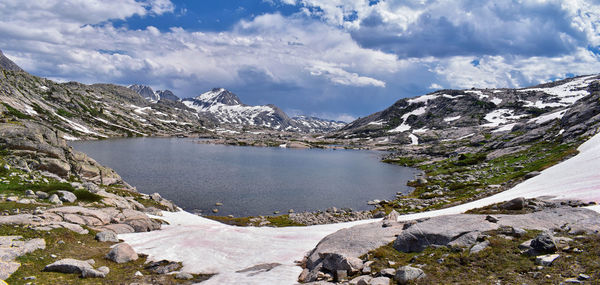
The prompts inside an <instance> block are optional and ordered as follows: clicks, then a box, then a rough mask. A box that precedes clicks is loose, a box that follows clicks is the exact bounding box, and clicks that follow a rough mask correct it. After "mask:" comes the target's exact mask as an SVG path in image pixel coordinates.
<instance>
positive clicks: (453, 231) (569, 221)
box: [394, 207, 600, 252]
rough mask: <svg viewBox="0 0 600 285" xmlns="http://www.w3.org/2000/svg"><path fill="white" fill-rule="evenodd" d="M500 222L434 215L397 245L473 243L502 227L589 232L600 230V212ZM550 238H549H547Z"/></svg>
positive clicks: (407, 248) (416, 248)
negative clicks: (573, 229)
mask: <svg viewBox="0 0 600 285" xmlns="http://www.w3.org/2000/svg"><path fill="white" fill-rule="evenodd" d="M498 217H499V221H498V222H497V223H491V222H489V221H486V220H485V215H465V214H461V215H451V216H442V217H434V218H430V219H427V220H425V221H422V222H418V223H416V224H414V225H412V226H410V227H409V228H407V229H406V230H405V231H403V232H402V233H400V234H399V235H398V237H397V238H396V240H395V241H394V248H396V249H397V250H399V251H402V252H420V251H423V250H424V249H425V248H426V247H428V246H470V245H473V244H475V242H476V241H477V238H476V237H477V235H478V234H479V233H480V232H484V231H489V230H495V229H498V228H499V227H518V228H524V229H537V230H549V229H560V228H561V227H564V226H565V225H566V226H569V225H573V226H578V227H585V231H586V232H590V233H593V232H595V231H598V230H600V220H598V221H595V222H593V219H595V218H594V217H600V215H599V214H598V213H596V212H594V211H591V210H587V209H581V208H579V209H578V208H570V207H561V208H556V209H546V210H543V211H539V212H535V213H530V214H523V215H498ZM543 240H544V241H545V240H546V239H545V238H544V239H543Z"/></svg>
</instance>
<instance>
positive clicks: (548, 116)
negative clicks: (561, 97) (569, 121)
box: [528, 110, 568, 124]
mask: <svg viewBox="0 0 600 285" xmlns="http://www.w3.org/2000/svg"><path fill="white" fill-rule="evenodd" d="M567 111H568V110H562V111H558V112H554V113H550V114H546V115H541V116H539V117H537V118H533V119H531V120H529V121H528V123H536V124H543V123H546V122H550V121H552V120H556V119H561V118H562V117H563V116H564V115H565V114H566V113H567Z"/></svg>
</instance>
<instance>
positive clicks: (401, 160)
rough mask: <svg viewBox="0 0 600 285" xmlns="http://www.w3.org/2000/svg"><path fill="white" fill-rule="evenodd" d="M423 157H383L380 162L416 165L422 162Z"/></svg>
mask: <svg viewBox="0 0 600 285" xmlns="http://www.w3.org/2000/svg"><path fill="white" fill-rule="evenodd" d="M424 161H425V159H422V158H416V157H396V158H393V159H384V160H382V162H385V163H391V164H397V165H400V166H416V165H417V164H419V163H421V162H424Z"/></svg>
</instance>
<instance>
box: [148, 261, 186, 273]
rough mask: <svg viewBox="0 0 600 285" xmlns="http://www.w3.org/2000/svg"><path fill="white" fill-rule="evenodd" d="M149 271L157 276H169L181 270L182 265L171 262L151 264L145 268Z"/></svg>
mask: <svg viewBox="0 0 600 285" xmlns="http://www.w3.org/2000/svg"><path fill="white" fill-rule="evenodd" d="M145 268H146V269H147V270H149V271H151V272H154V273H156V274H167V273H170V272H173V271H176V270H178V269H179V268H181V264H179V263H177V262H173V261H169V260H161V261H156V262H151V263H149V264H148V265H146V267H145Z"/></svg>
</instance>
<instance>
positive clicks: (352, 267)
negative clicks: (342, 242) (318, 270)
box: [321, 253, 363, 273]
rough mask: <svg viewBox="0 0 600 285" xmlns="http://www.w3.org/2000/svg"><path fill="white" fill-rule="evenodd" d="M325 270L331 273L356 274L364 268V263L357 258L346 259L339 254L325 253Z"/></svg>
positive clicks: (323, 256)
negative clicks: (340, 271) (342, 271)
mask: <svg viewBox="0 0 600 285" xmlns="http://www.w3.org/2000/svg"><path fill="white" fill-rule="evenodd" d="M321 257H322V259H323V268H325V269H327V270H329V271H330V272H336V271H338V270H345V271H346V272H351V273H355V272H358V271H359V270H360V269H362V267H363V262H362V260H360V258H357V257H346V256H343V255H340V254H337V253H323V254H321Z"/></svg>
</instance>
